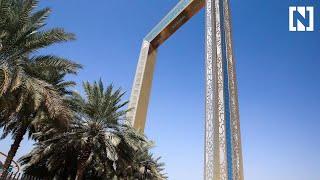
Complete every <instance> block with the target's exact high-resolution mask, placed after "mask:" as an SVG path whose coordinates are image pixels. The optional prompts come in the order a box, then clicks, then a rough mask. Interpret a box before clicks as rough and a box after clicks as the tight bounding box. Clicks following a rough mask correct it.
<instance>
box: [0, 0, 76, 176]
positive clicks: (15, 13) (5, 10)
mask: <svg viewBox="0 0 320 180" xmlns="http://www.w3.org/2000/svg"><path fill="white" fill-rule="evenodd" d="M37 4H38V1H37V0H0V126H1V127H3V128H4V134H3V137H5V136H7V135H8V134H9V133H12V134H13V139H14V142H13V144H12V146H11V148H10V150H9V153H8V157H7V159H6V161H5V163H4V170H7V168H8V167H9V165H10V163H11V161H12V159H13V157H14V156H15V154H16V151H17V149H18V148H19V145H20V142H21V141H22V139H23V136H24V134H26V132H27V131H28V130H32V128H34V126H31V124H35V122H37V121H38V120H39V119H43V115H44V114H46V115H48V118H46V119H51V120H54V121H56V122H59V123H61V124H66V123H67V122H68V120H69V119H70V118H71V117H72V112H71V111H70V110H69V109H68V108H67V105H66V103H65V101H64V98H63V96H62V94H61V92H60V89H59V85H58V84H55V85H54V84H52V82H50V81H48V75H51V74H53V73H57V74H60V75H62V77H63V76H64V75H66V74H69V73H72V74H74V73H76V72H77V70H78V69H79V68H80V66H79V65H78V64H76V63H73V62H71V61H69V60H67V59H64V58H61V57H57V56H53V55H38V54H37V53H36V52H37V51H38V50H39V49H42V48H45V47H48V46H50V45H52V44H56V43H60V42H64V41H69V40H73V39H74V35H73V34H70V33H66V32H65V31H64V30H63V29H58V28H55V29H49V30H43V27H44V26H45V21H46V19H47V17H48V15H49V13H50V9H48V8H46V9H42V10H39V11H35V8H36V7H37ZM30 132H31V131H30ZM3 176H5V173H4V174H3Z"/></svg>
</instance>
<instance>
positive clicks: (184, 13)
mask: <svg viewBox="0 0 320 180" xmlns="http://www.w3.org/2000/svg"><path fill="white" fill-rule="evenodd" d="M204 6H205V0H181V1H180V2H179V3H178V4H177V5H176V6H175V7H174V8H173V9H172V10H171V11H170V12H169V13H168V14H167V15H166V16H165V17H164V18H163V19H162V20H161V21H160V23H159V24H157V25H156V26H155V28H153V29H152V31H151V32H150V33H149V34H148V35H147V36H146V37H145V38H144V40H146V41H148V42H150V43H151V45H152V46H153V48H157V47H159V46H160V45H161V44H162V43H163V42H165V41H166V40H167V39H168V38H169V37H170V36H171V35H172V34H174V33H175V32H176V31H177V30H178V29H179V28H180V27H181V26H182V25H184V24H185V23H186V22H187V21H188V20H189V19H191V18H192V17H193V16H194V15H195V14H197V13H198V12H199V11H200V10H201V9H202V8H203V7H204Z"/></svg>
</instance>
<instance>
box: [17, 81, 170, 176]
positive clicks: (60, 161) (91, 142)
mask: <svg viewBox="0 0 320 180" xmlns="http://www.w3.org/2000/svg"><path fill="white" fill-rule="evenodd" d="M84 89H85V94H86V98H82V97H81V96H80V95H79V94H74V96H73V98H72V102H73V103H71V104H72V107H73V109H74V110H75V114H76V116H75V119H74V121H73V122H72V123H71V124H70V126H69V128H68V130H67V131H65V132H64V133H55V131H54V130H53V131H46V132H39V133H36V134H34V136H35V139H39V142H38V143H37V144H36V147H35V149H34V150H33V151H32V152H31V153H30V154H28V155H27V156H25V157H23V158H22V159H21V162H22V163H23V164H25V165H26V172H28V173H30V174H32V173H34V174H32V175H37V176H40V175H41V174H39V173H38V172H46V174H45V175H47V174H50V175H51V176H50V177H51V178H53V177H55V178H58V179H59V178H75V177H76V176H81V174H79V172H80V173H83V174H82V175H83V177H87V178H88V179H92V178H97V179H99V178H101V179H106V178H107V179H112V178H118V179H131V178H133V177H135V178H137V179H164V178H165V177H164V175H163V174H161V171H162V168H161V167H162V164H161V163H158V159H154V158H152V156H151V155H149V154H148V151H149V148H150V147H151V145H150V142H149V141H147V139H146V138H145V137H144V136H143V135H142V134H141V133H139V132H137V131H136V130H134V129H133V128H132V127H131V126H128V125H126V124H127V123H126V122H125V120H124V118H123V116H124V115H125V113H126V112H127V111H126V110H122V109H123V107H124V106H125V105H126V104H127V102H121V98H122V97H123V93H121V90H120V89H117V90H114V88H113V86H112V85H110V86H108V87H107V88H106V89H105V88H104V87H103V84H102V82H101V80H100V81H99V82H95V83H94V84H93V85H91V84H89V83H84ZM44 137H45V138H44ZM39 169H43V170H41V171H39ZM124 172H128V173H125V174H124Z"/></svg>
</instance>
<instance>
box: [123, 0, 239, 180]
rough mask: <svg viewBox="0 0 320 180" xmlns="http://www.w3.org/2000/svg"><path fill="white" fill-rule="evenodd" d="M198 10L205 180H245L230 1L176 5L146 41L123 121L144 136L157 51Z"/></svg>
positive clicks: (197, 0) (187, 0) (184, 1)
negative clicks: (202, 38)
mask: <svg viewBox="0 0 320 180" xmlns="http://www.w3.org/2000/svg"><path fill="white" fill-rule="evenodd" d="M202 8H205V18H206V27H205V28H206V29H205V31H206V49H205V51H206V59H205V62H206V63H205V64H206V67H205V68H206V97H205V99H206V102H205V103H206V109H205V115H206V116H205V131H206V132H205V164H204V179H205V180H243V179H244V178H243V162H242V152H241V135H240V122H239V110H238V95H237V81H236V73H235V61H234V56H233V47H232V33H231V17H230V5H229V0H180V1H179V3H178V4H177V5H176V6H175V7H174V8H173V9H172V10H171V11H170V12H169V13H168V15H167V16H165V17H164V19H163V20H162V21H160V23H159V24H158V25H157V26H156V27H155V28H154V29H153V30H152V31H151V32H150V33H149V34H148V35H147V36H146V37H145V38H144V40H143V43H142V48H141V53H140V57H139V62H138V66H137V71H136V75H135V79H134V84H133V88H132V92H131V98H130V103H129V108H130V109H131V111H129V113H128V114H127V117H128V120H129V121H130V122H131V123H132V125H133V126H134V127H135V128H136V129H139V130H141V131H143V130H144V128H145V123H146V115H147V109H148V103H149V97H150V91H151V85H152V79H153V72H154V66H155V63H156V55H157V48H158V47H159V46H160V45H161V44H162V43H163V42H165V40H167V39H168V38H169V37H170V36H171V35H173V34H174V33H175V32H176V30H178V29H179V28H180V27H181V26H182V25H183V24H184V23H186V22H187V21H188V20H189V19H190V18H192V16H193V15H195V14H196V13H197V12H199V11H200V10H201V9H202Z"/></svg>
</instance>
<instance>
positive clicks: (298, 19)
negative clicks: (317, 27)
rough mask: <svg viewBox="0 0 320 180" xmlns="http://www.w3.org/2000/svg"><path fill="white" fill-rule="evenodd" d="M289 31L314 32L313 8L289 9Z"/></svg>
mask: <svg viewBox="0 0 320 180" xmlns="http://www.w3.org/2000/svg"><path fill="white" fill-rule="evenodd" d="M289 31H314V8H313V7H312V6H307V7H305V6H298V7H295V6H291V7H289Z"/></svg>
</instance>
